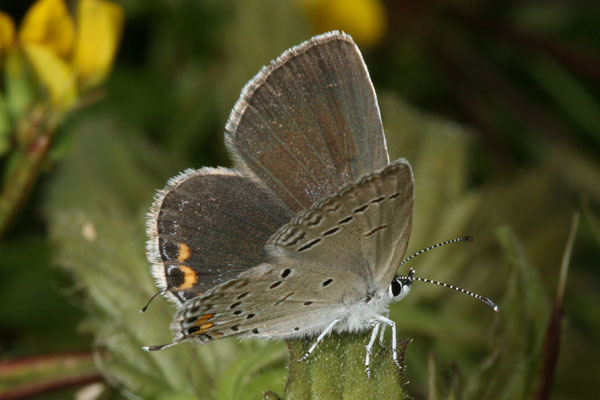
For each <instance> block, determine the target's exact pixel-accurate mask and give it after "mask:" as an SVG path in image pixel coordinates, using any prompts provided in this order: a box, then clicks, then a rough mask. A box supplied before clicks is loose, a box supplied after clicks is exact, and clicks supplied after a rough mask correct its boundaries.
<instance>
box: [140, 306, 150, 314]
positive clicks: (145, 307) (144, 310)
mask: <svg viewBox="0 0 600 400" xmlns="http://www.w3.org/2000/svg"><path fill="white" fill-rule="evenodd" d="M147 309H148V306H144V307H142V309H141V310H140V314H143V313H145V312H146V310H147Z"/></svg>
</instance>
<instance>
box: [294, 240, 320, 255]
mask: <svg viewBox="0 0 600 400" xmlns="http://www.w3.org/2000/svg"><path fill="white" fill-rule="evenodd" d="M320 241H321V238H316V239H315V240H311V241H310V242H308V243H306V244H305V245H304V246H302V247H300V248H298V250H297V251H298V252H300V251H305V250H308V249H310V248H311V247H313V246H314V245H316V244H319V242H320Z"/></svg>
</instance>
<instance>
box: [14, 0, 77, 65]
mask: <svg viewBox="0 0 600 400" xmlns="http://www.w3.org/2000/svg"><path fill="white" fill-rule="evenodd" d="M74 35H75V28H74V25H73V19H72V18H71V16H70V15H69V12H68V10H67V6H66V5H65V2H64V0H38V1H37V2H36V3H35V4H34V5H33V6H31V8H30V9H29V11H27V14H25V18H24V19H23V22H22V24H21V28H20V31H19V39H20V40H21V42H22V43H23V44H24V45H25V44H31V43H33V44H39V45H43V46H46V47H48V48H50V49H52V50H53V51H54V52H56V54H58V55H60V56H62V57H66V56H68V55H69V54H70V52H71V50H72V47H73V41H74Z"/></svg>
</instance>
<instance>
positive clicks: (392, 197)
mask: <svg viewBox="0 0 600 400" xmlns="http://www.w3.org/2000/svg"><path fill="white" fill-rule="evenodd" d="M398 196H400V192H397V193H394V194H392V195H390V197H388V199H395V198H396V197H398Z"/></svg>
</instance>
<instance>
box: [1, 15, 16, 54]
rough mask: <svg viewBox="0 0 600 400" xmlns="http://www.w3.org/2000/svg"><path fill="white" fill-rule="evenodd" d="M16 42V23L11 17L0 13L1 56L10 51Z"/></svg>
mask: <svg viewBox="0 0 600 400" xmlns="http://www.w3.org/2000/svg"><path fill="white" fill-rule="evenodd" d="M14 41H15V23H14V22H13V20H12V18H11V17H10V15H8V14H6V13H3V12H1V11H0V54H2V53H5V52H6V51H7V50H8V49H10V48H11V47H12V45H13V42H14Z"/></svg>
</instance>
